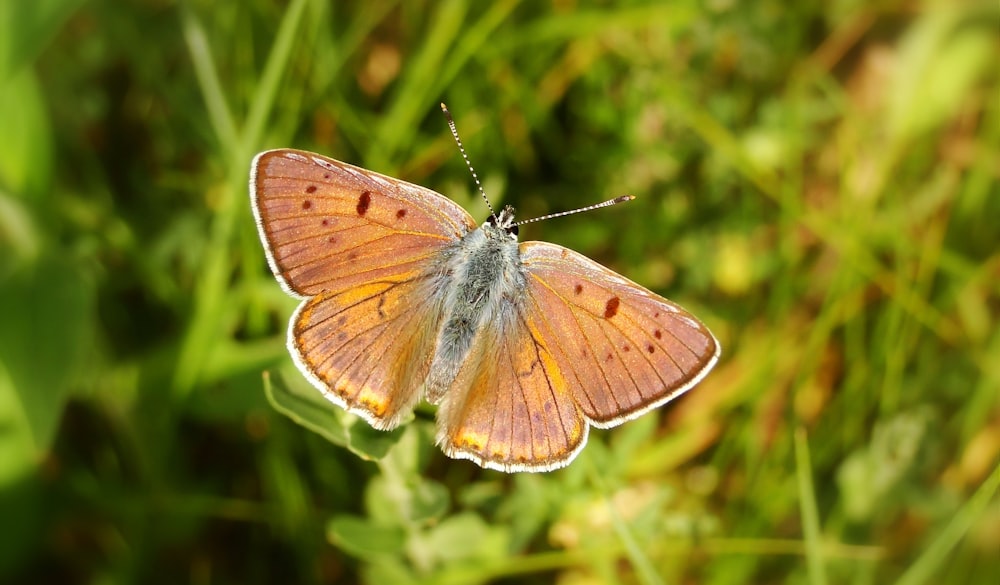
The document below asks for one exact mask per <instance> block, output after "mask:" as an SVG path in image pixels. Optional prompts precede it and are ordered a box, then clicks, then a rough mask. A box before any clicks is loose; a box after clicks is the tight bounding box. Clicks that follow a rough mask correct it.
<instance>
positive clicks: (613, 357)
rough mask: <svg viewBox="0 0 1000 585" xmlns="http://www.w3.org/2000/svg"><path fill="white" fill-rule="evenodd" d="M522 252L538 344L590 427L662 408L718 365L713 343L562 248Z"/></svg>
mask: <svg viewBox="0 0 1000 585" xmlns="http://www.w3.org/2000/svg"><path fill="white" fill-rule="evenodd" d="M520 249H521V258H522V261H523V262H524V266H525V270H526V272H527V274H528V296H529V297H531V303H532V304H533V305H534V306H535V307H538V308H539V310H538V318H539V321H540V325H539V327H538V332H539V337H540V338H541V339H542V340H543V342H544V343H545V344H546V345H547V346H548V347H551V348H552V353H553V356H554V357H555V358H556V361H557V363H558V364H559V369H560V370H561V371H562V372H563V375H564V376H565V378H566V380H567V386H568V388H569V392H570V393H572V395H573V396H574V397H575V398H576V400H577V402H578V404H579V405H580V407H581V408H582V409H583V412H584V413H585V414H586V416H587V418H588V420H590V421H591V422H592V423H593V424H594V425H596V426H599V427H610V426H615V425H617V424H620V423H621V422H623V421H625V420H629V419H631V418H634V417H636V416H638V415H640V414H642V413H643V412H646V411H648V410H649V409H651V408H654V407H656V406H659V405H661V404H663V403H664V402H666V401H668V400H670V399H671V398H674V397H675V396H677V395H679V394H681V393H683V392H684V391H686V390H687V389H689V388H690V387H692V386H693V385H694V384H696V383H697V382H698V381H700V380H701V379H702V378H703V377H704V376H705V374H707V373H708V371H709V370H710V369H711V368H712V366H713V365H715V362H716V360H718V356H719V345H718V343H717V342H716V340H715V337H713V336H712V334H711V333H710V332H709V331H708V329H707V328H706V327H705V326H704V325H702V324H701V323H700V322H699V321H698V320H697V319H695V318H694V316H692V315H691V314H690V313H688V312H687V311H685V310H684V309H682V308H681V307H679V306H678V305H676V304H674V303H671V302H670V301H668V300H666V299H664V298H662V297H660V296H657V295H656V294H654V293H652V292H650V291H648V290H646V289H644V288H642V287H640V286H639V285H637V284H635V283H633V282H631V281H629V280H628V279H626V278H624V277H622V276H621V275H619V274H616V273H614V272H612V271H610V270H608V269H607V268H605V267H603V266H601V265H600V264H597V263H596V262H594V261H592V260H590V259H589V258H587V257H585V256H583V255H581V254H577V253H576V252H573V251H572V250H569V249H566V248H563V247H561V246H557V245H555V244H548V243H544V242H525V243H523V244H521V246H520ZM542 308H544V310H541V309H542Z"/></svg>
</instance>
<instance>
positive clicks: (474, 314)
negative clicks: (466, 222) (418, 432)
mask: <svg viewBox="0 0 1000 585" xmlns="http://www.w3.org/2000/svg"><path fill="white" fill-rule="evenodd" d="M442 269H443V270H442V274H441V278H445V279H447V282H446V283H443V284H444V286H443V287H442V288H443V289H444V290H446V291H447V292H446V294H445V298H444V303H443V313H444V315H443V317H444V318H443V320H442V326H441V330H440V332H439V334H438V343H437V350H436V351H435V355H434V360H433V362H432V364H431V368H430V373H429V375H428V380H427V393H426V396H427V400H429V401H430V402H432V403H437V402H438V401H439V400H440V399H441V397H442V396H443V395H444V393H445V391H447V390H448V388H449V387H450V386H451V384H452V382H453V381H454V379H455V377H456V375H457V374H458V371H459V369H460V368H461V366H462V364H463V363H464V362H465V360H466V359H468V358H469V357H470V356H469V352H470V349H471V348H472V345H473V341H474V339H475V335H476V332H477V331H481V330H482V328H483V327H482V325H483V323H486V322H489V321H491V320H496V319H505V318H509V316H510V315H512V314H513V311H510V310H505V304H510V303H511V302H512V299H517V298H520V296H521V292H522V291H523V290H524V287H525V278H524V273H523V270H522V268H521V261H520V256H519V255H518V250H517V241H516V239H514V238H512V237H510V236H509V235H508V234H507V233H505V232H504V231H503V230H501V229H499V228H496V227H494V226H491V225H490V224H484V225H483V226H482V227H480V228H479V229H476V230H473V231H471V232H469V233H468V234H467V235H466V236H465V237H464V238H463V239H462V240H461V241H460V242H457V243H456V244H455V245H454V249H453V250H452V251H451V253H449V254H447V260H446V262H445V263H444V266H442Z"/></svg>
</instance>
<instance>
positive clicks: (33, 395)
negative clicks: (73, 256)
mask: <svg viewBox="0 0 1000 585" xmlns="http://www.w3.org/2000/svg"><path fill="white" fill-rule="evenodd" d="M94 304H95V303H94V287H93V284H92V283H91V281H90V280H89V279H88V278H86V277H85V275H84V274H83V273H82V271H81V270H80V269H79V268H78V267H77V266H75V265H74V264H72V263H71V262H69V261H68V260H66V259H64V258H61V257H50V256H44V257H43V258H42V259H41V261H40V262H39V263H38V264H35V265H32V266H29V267H26V268H24V269H22V270H20V271H18V272H15V273H14V274H11V275H10V276H8V277H6V278H4V279H3V280H0V322H2V323H3V327H0V485H5V484H7V483H8V482H9V481H10V480H11V479H13V478H15V477H17V476H19V475H21V473H23V472H24V471H25V470H26V469H27V468H29V467H31V466H33V465H34V464H35V462H36V461H38V459H39V458H40V456H41V454H42V453H43V452H44V451H45V450H47V449H48V448H49V446H50V445H51V443H52V440H53V437H54V435H55V431H56V427H57V425H58V423H59V419H60V417H61V416H62V411H63V407H64V405H65V403H66V398H67V396H68V395H69V392H70V390H71V389H72V388H73V386H74V385H76V384H78V383H79V376H80V375H81V373H82V368H83V366H84V365H85V363H84V358H85V356H86V354H87V352H88V349H89V348H90V347H92V345H93V330H94V325H93V321H92V315H93V314H94V312H95V310H96V308H95V306H94Z"/></svg>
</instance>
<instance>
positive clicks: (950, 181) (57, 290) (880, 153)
mask: <svg viewBox="0 0 1000 585" xmlns="http://www.w3.org/2000/svg"><path fill="white" fill-rule="evenodd" d="M998 24H1000V9H998V7H997V6H996V3H995V2H992V3H991V2H936V1H933V0H925V1H922V2H899V1H895V0H890V1H889V2H883V3H880V4H877V5H868V4H865V3H862V2H853V1H847V2H836V3H811V2H806V3H797V4H790V3H780V2H776V1H774V0H764V1H760V2H750V3H747V2H743V3H740V2H727V1H725V0H723V1H716V2H708V3H700V2H693V1H689V0H679V1H675V2H670V3H660V2H650V1H639V0H636V1H631V2H620V3H607V2H594V1H583V2H577V3H566V2H556V3H551V4H546V3H529V2H523V1H517V0H501V1H499V2H494V3H464V2H458V1H456V0H445V1H442V2H393V1H391V0H384V1H383V0H373V1H370V2H364V3H331V2H325V1H320V0H291V1H289V2H268V1H266V0H258V1H254V2H245V3H224V4H219V3H211V2H205V1H201V0H191V1H186V2H179V3H175V2H154V1H150V0H138V1H135V2H125V3H122V2H102V1H99V0H95V1H91V2H80V1H78V0H46V1H44V2H16V1H15V2H6V3H0V112H3V113H2V114H0V136H3V138H4V139H3V140H2V141H0V518H3V522H0V581H3V582H5V583H6V582H11V583H21V582H24V583H44V582H60V583H97V582H100V583H161V582H162V583H177V582H192V583H274V582H283V583H284V582H292V583H327V582H366V583H462V584H464V583H486V582H497V581H499V582H514V581H517V582H522V581H523V582H531V583H544V582H551V581H557V580H558V581H559V582H562V583H592V582H602V583H643V584H648V583H692V582H697V583H708V584H712V585H728V584H742V583H814V584H819V583H858V584H863V583H891V582H897V583H905V584H907V585H910V584H917V583H970V584H979V583H983V584H987V583H994V582H996V581H997V580H998V579H1000V556H998V555H997V554H996V552H997V550H1000V533H998V531H997V528H996V527H997V526H1000V503H998V498H997V497H996V493H997V489H998V482H1000V464H998V462H1000V360H998V359H997V356H998V355H1000V327H998V320H1000V284H998V283H1000V246H998V242H1000V227H998V225H1000V223H998V221H997V218H1000V189H998V184H1000V181H998V179H1000V171H998V169H1000V165H998V164H997V160H998V159H997V153H998V152H1000V79H998V70H997V68H996V65H995V61H996V55H997V52H998V48H1000V47H998V41H997V35H996V31H997V29H998ZM441 101H445V102H447V103H448V104H449V107H450V109H451V110H452V112H453V113H454V115H455V117H456V121H457V123H458V126H459V130H460V131H461V132H462V136H463V139H464V141H465V143H466V149H467V151H468V152H469V155H470V157H471V159H472V161H473V162H474V163H475V165H476V167H477V169H478V172H479V173H480V175H481V177H482V178H483V184H484V185H485V187H486V189H487V192H488V193H489V195H490V197H491V199H492V200H493V202H494V204H497V203H501V202H502V203H510V204H513V205H515V206H516V207H517V208H518V209H519V217H522V218H527V217H532V216H537V215H542V214H544V213H547V212H552V211H559V210H563V209H567V208H573V207H579V206H581V205H586V204H589V203H593V202H597V201H601V200H604V199H608V198H611V197H613V196H615V195H620V194H633V195H636V196H637V200H636V201H635V202H633V203H630V204H628V205H623V206H618V207H616V208H614V209H611V210H603V211H598V212H593V213H589V214H582V215H578V216H574V217H572V218H565V219H559V220H552V221H547V222H542V223H539V224H531V225H530V226H526V227H525V229H524V233H522V239H545V240H548V241H554V242H558V243H560V244H562V245H565V246H569V247H572V248H574V249H576V250H579V251H581V252H583V253H585V254H587V255H589V256H591V257H593V258H595V259H597V260H599V261H601V262H602V263H604V264H607V265H609V266H611V267H613V268H614V269H616V270H618V271H620V272H622V273H624V274H626V275H628V276H629V277H630V278H632V279H633V280H636V281H638V282H640V283H643V284H644V285H646V286H649V287H650V288H653V289H655V290H658V291H659V292H662V293H663V294H665V295H666V296H668V297H669V298H671V299H674V300H676V301H678V302H680V303H681V304H682V305H684V306H685V307H687V308H689V309H691V310H692V311H693V312H694V313H696V314H697V315H699V316H700V317H702V318H703V319H704V320H705V321H706V322H707V323H708V324H709V326H710V327H711V328H712V329H713V330H714V331H715V332H716V333H717V335H718V336H719V338H720V340H721V342H722V345H723V358H722V361H721V362H720V364H719V365H718V367H717V368H716V370H715V371H714V372H713V373H712V374H711V375H710V376H709V377H708V378H707V379H706V380H705V381H704V382H703V383H702V384H701V385H700V386H699V387H698V388H696V389H695V390H693V391H692V392H691V393H689V395H687V396H685V397H684V398H683V399H682V400H680V401H679V402H678V403H677V404H672V405H670V406H668V407H665V408H663V409H661V410H660V411H659V412H657V413H653V414H649V415H646V416H645V417H642V418H640V419H638V420H636V421H632V422H630V423H627V424H625V425H623V426H622V427H619V428H617V429H614V430H612V431H595V432H593V433H592V435H591V440H590V444H589V445H588V446H587V447H586V449H585V450H584V451H583V452H582V453H581V455H580V456H579V458H578V459H577V461H575V462H574V463H573V464H572V465H571V466H569V467H568V468H566V469H563V470H560V471H557V472H553V473H548V474H541V475H527V474H522V475H516V476H507V475H504V474H499V473H495V472H490V471H483V470H480V469H479V468H477V467H476V466H475V465H473V464H471V463H469V462H467V461H453V460H449V459H447V458H446V457H444V455H442V454H441V453H440V452H439V450H437V448H436V447H435V446H434V426H433V412H432V409H431V408H430V407H426V406H424V407H421V408H420V409H418V412H417V414H416V416H415V417H414V418H413V420H411V421H408V422H407V424H405V425H404V426H403V427H402V428H400V429H398V430H396V431H393V432H391V433H383V432H380V431H375V430H373V429H371V428H370V427H368V425H367V424H365V423H364V421H361V420H358V419H356V418H355V417H353V416H350V415H347V414H345V413H344V412H341V411H340V410H338V409H336V408H335V407H333V406H332V405H330V404H329V403H328V402H327V401H325V400H324V399H323V398H322V397H321V396H320V395H319V394H318V393H317V392H315V391H314V390H313V389H312V388H311V386H310V385H309V384H308V382H306V381H305V380H303V379H302V378H301V376H300V375H299V373H298V372H297V371H296V370H295V369H294V367H293V366H292V365H291V361H290V359H289V357H288V355H287V351H286V349H285V342H284V339H285V327H286V323H287V319H288V316H289V315H290V313H291V311H292V310H293V308H294V306H295V304H296V303H295V301H294V300H293V299H290V298H288V297H287V296H286V295H285V294H284V293H283V292H282V291H281V290H280V289H279V287H278V285H277V283H276V282H275V281H274V279H273V277H272V276H271V274H270V273H269V271H268V269H267V265H266V263H265V261H264V254H263V250H262V249H261V246H260V242H259V241H258V238H257V234H256V230H255V226H254V225H253V220H252V217H251V214H250V210H249V201H248V197H247V192H246V183H247V176H248V171H249V162H250V159H251V157H252V156H253V154H254V153H255V152H257V151H260V150H263V149H264V148H271V147H280V146H289V147H298V148H305V149H310V150H315V151H318V152H322V153H325V154H328V155H330V156H333V157H335V158H338V159H341V160H345V161H349V162H352V163H355V164H359V165H361V166H365V167H368V168H372V169H374V170H378V171H381V172H384V173H387V174H392V175H394V176H399V177H401V178H405V179H407V180H410V181H413V182H416V183H419V184H423V185H427V186H429V187H431V188H434V189H435V190H437V191H440V192H442V193H445V194H447V195H448V196H450V197H452V198H453V199H454V200H455V201H457V202H459V203H460V204H462V205H463V206H464V207H466V208H467V209H469V211H470V212H471V213H472V214H473V216H475V217H479V218H482V217H484V216H485V210H484V206H483V204H482V203H481V202H480V201H479V200H478V197H477V195H476V193H475V191H474V186H473V184H472V181H471V178H470V177H469V176H468V172H467V171H466V169H465V167H464V163H463V162H462V159H461V157H460V156H459V154H458V153H457V151H456V149H455V147H454V145H453V142H452V139H451V136H450V134H449V133H448V131H447V128H446V126H445V122H444V120H443V117H442V116H441V113H440V110H439V109H438V103H439V102H441ZM262 374H264V376H263V378H262Z"/></svg>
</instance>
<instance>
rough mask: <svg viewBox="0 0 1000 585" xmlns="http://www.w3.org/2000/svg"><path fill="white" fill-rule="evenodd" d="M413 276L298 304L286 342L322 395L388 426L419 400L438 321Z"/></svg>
mask: <svg viewBox="0 0 1000 585" xmlns="http://www.w3.org/2000/svg"><path fill="white" fill-rule="evenodd" d="M426 284H427V280H426V277H424V276H423V275H421V274H420V273H410V274H403V275H397V276H396V277H395V278H392V279H381V280H377V281H374V282H370V283H366V284H365V285H362V286H357V287H354V288H351V289H348V290H346V291H341V292H326V293H321V294H319V295H317V296H315V297H312V298H310V299H307V300H305V301H303V303H302V304H301V305H300V306H299V309H298V310H297V311H296V312H295V314H294V315H293V316H292V322H291V326H290V328H289V334H288V347H289V350H290V351H291V353H292V357H293V358H294V359H295V362H296V364H297V365H298V366H299V369H300V370H302V371H303V372H305V373H306V375H307V377H308V378H309V379H310V381H311V382H312V383H313V385H314V386H316V387H317V388H319V389H320V390H322V391H323V393H324V394H325V395H326V396H327V398H328V399H330V400H331V401H333V402H334V403H336V404H339V405H340V406H342V407H344V408H346V409H347V410H349V411H351V412H353V413H355V414H358V415H360V416H362V417H363V418H365V420H367V421H368V422H369V423H371V424H372V426H374V427H376V428H380V429H391V428H394V427H395V426H396V425H398V424H399V421H400V419H401V418H402V417H403V416H404V415H406V414H409V412H410V411H411V410H412V408H413V406H414V404H415V403H416V402H417V401H418V400H419V399H420V389H421V387H422V385H423V382H424V379H425V378H426V377H427V372H428V370H429V368H430V364H431V358H432V356H433V355H434V347H435V342H436V340H435V336H436V332H437V330H438V327H439V323H440V318H441V308H440V299H439V295H436V294H435V293H434V291H433V290H431V289H430V288H429V287H428V286H426Z"/></svg>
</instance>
